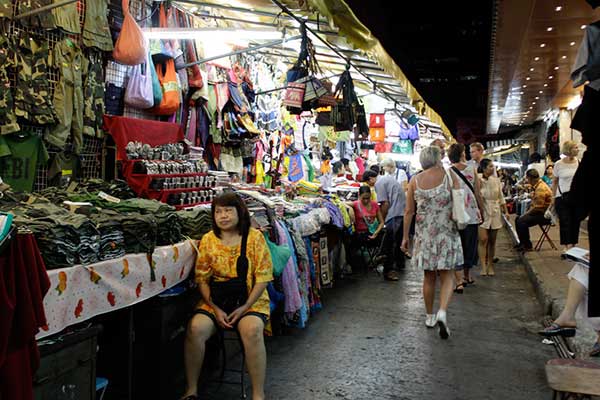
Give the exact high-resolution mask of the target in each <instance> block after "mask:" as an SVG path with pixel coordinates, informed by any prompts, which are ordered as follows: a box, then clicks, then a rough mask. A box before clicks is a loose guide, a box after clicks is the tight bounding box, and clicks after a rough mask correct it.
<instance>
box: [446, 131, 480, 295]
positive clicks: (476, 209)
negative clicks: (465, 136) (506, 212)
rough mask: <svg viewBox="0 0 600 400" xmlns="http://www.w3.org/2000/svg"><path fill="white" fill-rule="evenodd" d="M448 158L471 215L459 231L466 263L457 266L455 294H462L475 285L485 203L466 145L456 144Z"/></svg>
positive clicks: (449, 150) (449, 151)
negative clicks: (473, 271) (479, 234)
mask: <svg viewBox="0 0 600 400" xmlns="http://www.w3.org/2000/svg"><path fill="white" fill-rule="evenodd" d="M448 158H449V159H450V162H451V163H452V167H451V168H452V171H453V172H454V173H455V174H456V176H457V177H458V178H460V179H459V180H458V181H459V183H460V186H461V188H463V190H464V192H465V209H466V210H467V214H469V222H468V225H467V227H466V228H465V229H462V230H460V231H459V233H460V241H461V244H462V249H463V259H464V263H463V264H462V265H457V266H456V270H455V271H454V274H455V277H456V287H455V288H454V292H455V293H462V292H463V289H464V286H466V285H469V284H473V283H475V281H474V280H473V278H472V277H471V268H473V267H474V266H475V265H477V245H478V244H477V243H478V242H477V231H478V229H479V224H480V223H481V221H482V214H483V211H482V210H483V201H482V199H481V193H480V184H479V176H478V175H477V169H476V168H475V166H474V165H472V164H467V160H466V154H465V145H464V144H462V143H454V144H452V145H451V146H450V148H449V149H448Z"/></svg>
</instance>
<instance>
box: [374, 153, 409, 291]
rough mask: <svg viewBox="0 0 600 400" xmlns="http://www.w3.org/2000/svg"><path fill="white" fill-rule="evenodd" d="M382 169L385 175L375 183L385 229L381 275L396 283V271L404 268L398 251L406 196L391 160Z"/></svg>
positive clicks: (402, 259)
mask: <svg viewBox="0 0 600 400" xmlns="http://www.w3.org/2000/svg"><path fill="white" fill-rule="evenodd" d="M384 169H385V171H386V172H387V174H386V175H384V176H380V177H379V178H378V179H377V182H376V183H375V191H376V192H377V201H378V202H379V204H380V207H381V215H382V216H383V219H384V221H385V229H386V235H385V237H384V242H383V251H384V252H385V254H386V259H385V262H384V264H383V275H384V279H386V280H389V281H397V280H399V276H398V270H400V269H403V268H404V253H402V252H401V251H400V243H401V242H402V221H403V220H404V207H405V206H406V194H405V193H404V189H403V188H402V186H400V184H399V183H398V181H397V180H396V176H395V172H396V164H395V163H394V162H393V161H392V160H386V161H385V162H384Z"/></svg>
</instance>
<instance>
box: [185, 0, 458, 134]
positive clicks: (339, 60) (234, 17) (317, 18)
mask: <svg viewBox="0 0 600 400" xmlns="http://www.w3.org/2000/svg"><path fill="white" fill-rule="evenodd" d="M177 2H178V3H181V4H183V5H185V7H186V8H187V9H188V10H190V11H192V12H194V13H195V14H196V15H199V16H202V17H203V18H205V20H206V21H210V20H211V19H213V20H215V21H219V24H220V26H223V27H225V26H227V27H235V28H240V29H242V28H244V29H248V28H255V29H256V28H261V29H262V28H266V29H269V28H272V29H277V30H285V31H286V32H293V33H292V34H294V35H295V34H296V32H297V31H298V29H299V23H298V21H297V20H295V19H294V18H293V17H291V16H290V15H289V14H287V13H286V12H284V11H283V9H286V11H290V12H291V13H292V14H293V15H294V16H295V17H296V18H300V19H301V20H302V21H303V22H304V23H305V24H306V26H307V29H308V30H309V34H310V36H311V37H312V39H313V43H314V44H315V47H316V53H317V60H318V62H319V65H320V66H321V67H322V69H324V70H326V71H329V72H333V73H336V72H342V71H343V70H344V69H345V68H346V64H347V63H348V62H350V63H351V64H352V68H351V72H352V76H353V78H355V79H356V81H357V82H356V86H358V87H361V88H363V89H365V90H375V91H377V92H378V93H379V94H380V95H383V96H385V97H386V98H388V99H389V100H390V101H393V102H395V103H397V104H399V105H401V106H409V107H410V108H413V109H416V110H417V112H418V113H419V114H420V115H421V118H422V119H424V120H428V121H431V122H432V123H433V124H435V125H438V126H439V127H440V129H441V131H442V132H443V133H444V135H445V136H446V137H447V138H449V139H451V138H452V135H451V133H450V130H449V129H448V127H447V126H446V124H445V123H444V121H443V120H442V118H441V117H440V115H439V114H438V113H436V112H435V111H434V110H433V109H432V108H430V107H429V106H428V105H427V103H426V102H425V100H424V99H423V98H422V97H421V95H420V94H419V92H418V91H417V90H416V89H415V87H414V86H413V85H412V84H411V83H410V81H409V80H408V79H407V77H406V75H404V73H403V72H402V70H401V69H400V67H398V65H397V64H396V63H395V61H394V60H393V59H392V57H391V56H390V55H389V54H388V53H387V51H386V50H385V49H384V48H383V46H382V45H381V43H380V42H379V40H378V39H377V38H376V37H374V36H373V35H372V34H371V32H370V31H369V29H368V28H367V27H365V26H364V25H363V24H362V23H361V22H360V20H359V19H358V18H357V17H356V16H355V15H354V13H353V12H352V10H351V9H350V7H349V6H348V5H347V4H346V3H345V2H344V1H343V0H229V1H223V0H205V1H196V0H178V1H177ZM278 3H279V4H278ZM221 21H224V22H221ZM315 36H316V37H317V38H315ZM315 39H317V40H315ZM320 40H323V41H324V42H320ZM274 50H276V51H273V52H271V55H274V56H282V57H283V58H287V59H288V60H289V62H293V61H292V60H293V58H294V57H295V56H296V57H297V53H296V54H294V53H293V52H290V51H291V50H292V49H291V48H289V47H288V48H286V47H285V46H281V48H277V49H274Z"/></svg>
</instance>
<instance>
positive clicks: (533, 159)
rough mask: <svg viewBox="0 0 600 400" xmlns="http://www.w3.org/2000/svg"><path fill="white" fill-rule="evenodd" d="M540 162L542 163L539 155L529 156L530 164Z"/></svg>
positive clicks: (532, 154)
mask: <svg viewBox="0 0 600 400" xmlns="http://www.w3.org/2000/svg"><path fill="white" fill-rule="evenodd" d="M540 161H542V156H541V155H540V153H531V155H530V156H529V162H530V163H538V162H540Z"/></svg>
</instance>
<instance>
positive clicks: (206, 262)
mask: <svg viewBox="0 0 600 400" xmlns="http://www.w3.org/2000/svg"><path fill="white" fill-rule="evenodd" d="M212 237H213V234H212V232H210V233H207V234H206V235H204V236H203V237H202V240H200V244H199V246H198V256H197V258H196V282H197V283H209V282H210V278H211V276H212V273H213V271H212V267H211V262H210V258H211V257H210V249H211V247H213V246H212V245H211V242H212V240H211V238H212Z"/></svg>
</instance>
